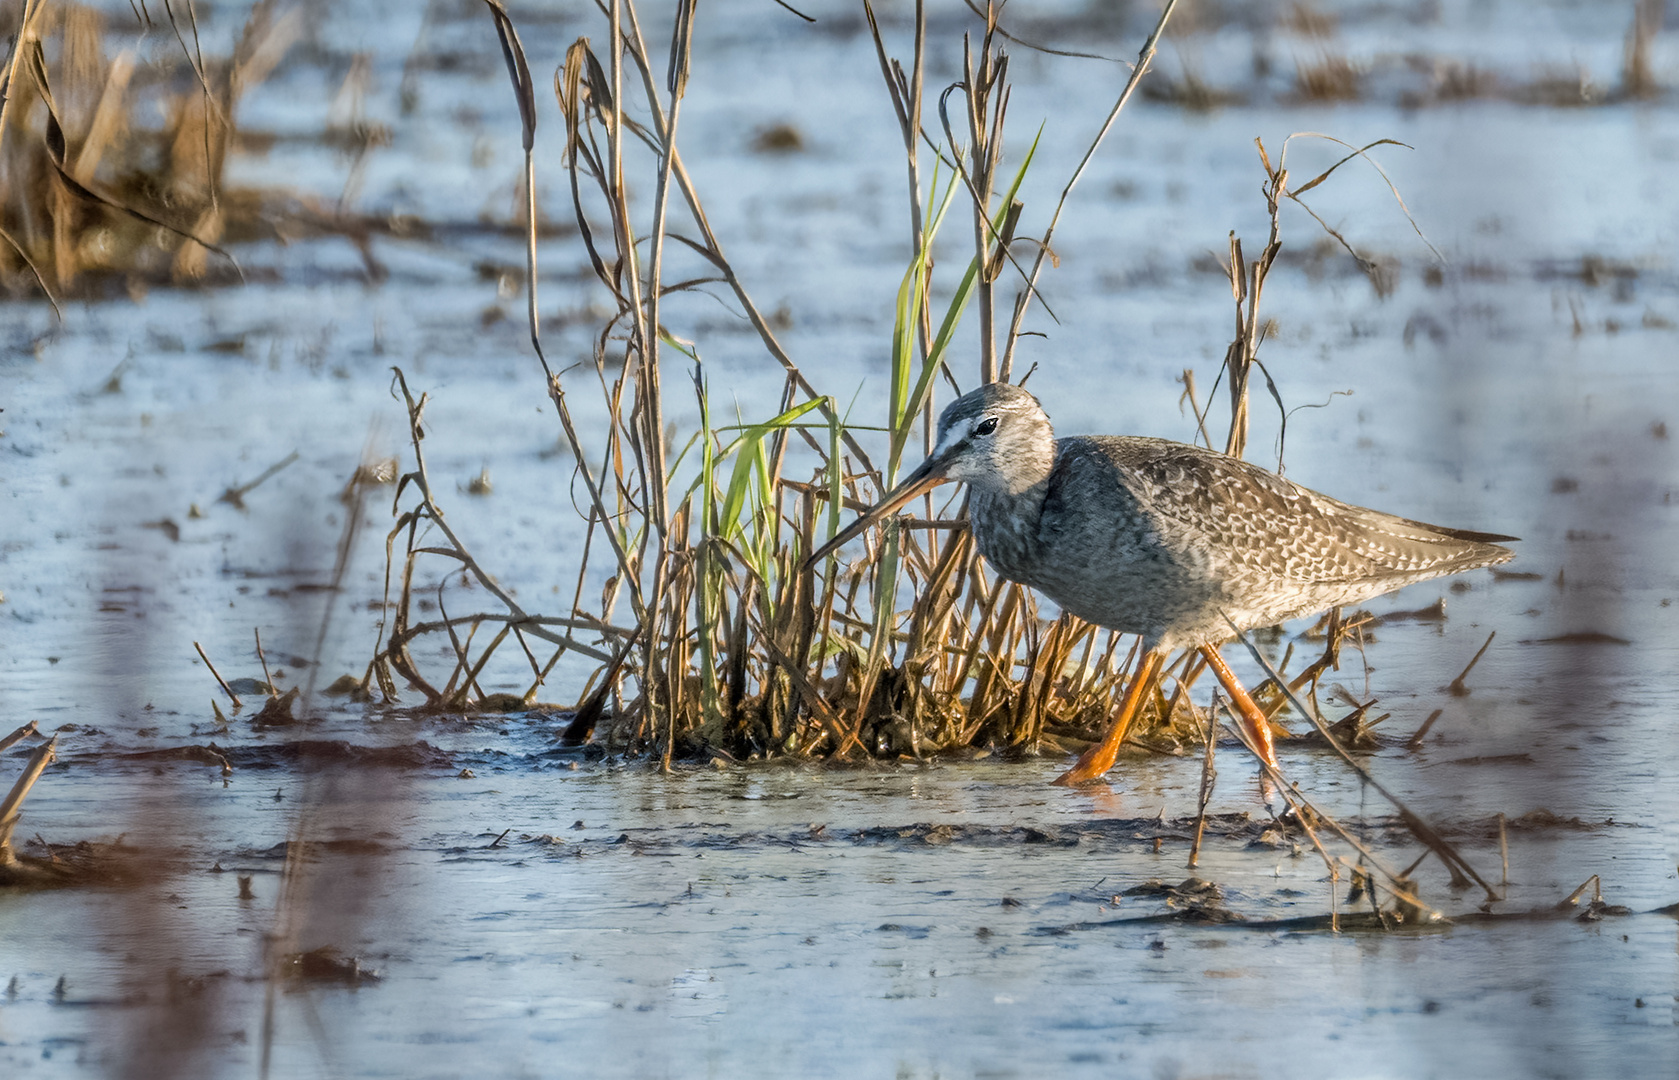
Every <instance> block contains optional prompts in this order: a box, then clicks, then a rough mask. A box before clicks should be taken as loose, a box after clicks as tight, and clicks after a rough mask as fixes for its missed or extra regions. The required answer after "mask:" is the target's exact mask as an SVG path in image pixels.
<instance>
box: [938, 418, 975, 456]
mask: <svg viewBox="0 0 1679 1080" xmlns="http://www.w3.org/2000/svg"><path fill="white" fill-rule="evenodd" d="M969 434H970V432H969V431H968V426H967V425H966V424H952V425H950V427H949V428H948V429H947V430H946V431H945V433H944V434H943V435H942V436H940V437H939V444H938V445H937V446H935V447H933V453H934V454H935V455H937V454H942V453H944V452H945V451H947V450H949V449H950V448H951V447H953V446H955V445H956V444H957V443H959V442H961V441H962V440H963V439H966V438H967V437H968V435H969Z"/></svg>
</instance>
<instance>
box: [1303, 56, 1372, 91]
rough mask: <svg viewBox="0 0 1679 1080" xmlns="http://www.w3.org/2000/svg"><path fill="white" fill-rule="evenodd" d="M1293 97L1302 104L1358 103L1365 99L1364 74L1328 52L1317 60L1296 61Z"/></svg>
mask: <svg viewBox="0 0 1679 1080" xmlns="http://www.w3.org/2000/svg"><path fill="white" fill-rule="evenodd" d="M1294 94H1295V97H1296V98H1298V99H1299V100H1301V101H1357V100H1359V99H1360V98H1362V97H1363V96H1364V73H1363V72H1362V71H1360V70H1359V69H1358V68H1357V67H1356V66H1354V64H1353V62H1352V61H1351V60H1348V59H1347V58H1346V57H1345V56H1344V55H1342V54H1340V53H1332V52H1329V51H1328V50H1327V49H1325V50H1323V51H1321V52H1319V54H1318V58H1317V59H1316V60H1313V61H1303V60H1296V61H1295V65H1294Z"/></svg>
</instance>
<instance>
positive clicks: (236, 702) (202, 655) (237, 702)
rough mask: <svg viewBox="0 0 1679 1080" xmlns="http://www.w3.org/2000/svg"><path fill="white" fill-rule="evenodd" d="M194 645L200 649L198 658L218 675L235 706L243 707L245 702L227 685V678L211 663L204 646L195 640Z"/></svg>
mask: <svg viewBox="0 0 1679 1080" xmlns="http://www.w3.org/2000/svg"><path fill="white" fill-rule="evenodd" d="M192 647H193V648H195V649H197V650H198V658H199V659H200V660H203V661H204V666H205V667H207V668H209V669H210V674H212V675H214V676H215V677H216V682H217V683H219V684H221V688H222V689H223V690H225V691H226V692H227V696H228V697H230V698H232V699H233V707H234V708H235V709H239V708H243V707H244V705H245V703H244V702H243V701H240V700H239V695H238V694H235V693H234V692H233V688H232V687H231V686H229V685H227V680H226V679H224V678H222V673H221V672H219V671H217V670H216V665H214V664H212V663H210V657H209V656H208V655H206V654H205V652H204V646H202V645H200V644H199V643H198V642H196V641H195V642H193V643H192Z"/></svg>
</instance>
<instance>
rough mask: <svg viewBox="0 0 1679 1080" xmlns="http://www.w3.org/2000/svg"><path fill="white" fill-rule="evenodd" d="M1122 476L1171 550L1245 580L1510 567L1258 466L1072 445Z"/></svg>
mask: <svg viewBox="0 0 1679 1080" xmlns="http://www.w3.org/2000/svg"><path fill="white" fill-rule="evenodd" d="M1079 441H1080V442H1084V443H1087V444H1090V445H1091V448H1092V449H1099V450H1100V451H1101V452H1102V454H1103V456H1107V457H1109V458H1110V459H1111V460H1112V461H1113V462H1114V464H1115V465H1116V466H1117V467H1118V468H1119V469H1120V471H1121V473H1122V474H1123V477H1124V479H1125V481H1126V486H1127V488H1128V489H1129V490H1130V491H1131V492H1132V494H1133V495H1135V496H1136V498H1137V500H1138V502H1139V504H1140V505H1141V506H1142V507H1144V508H1146V511H1147V512H1148V513H1149V514H1150V516H1151V517H1153V518H1154V519H1155V520H1156V521H1157V522H1158V525H1157V528H1158V529H1159V531H1160V532H1162V533H1163V534H1166V536H1167V537H1168V538H1169V539H1171V540H1176V541H1179V542H1182V543H1185V544H1190V545H1194V546H1197V547H1202V548H1205V549H1208V550H1210V551H1212V552H1215V553H1216V557H1217V559H1218V560H1219V561H1227V562H1229V563H1231V564H1233V565H1234V567H1239V568H1240V569H1242V570H1246V571H1248V572H1250V573H1252V572H1257V573H1259V574H1262V575H1264V576H1267V577H1271V578H1275V579H1279V580H1283V581H1290V582H1299V583H1302V584H1307V583H1309V584H1320V585H1329V584H1341V583H1352V582H1371V583H1375V582H1378V581H1388V580H1392V581H1393V583H1394V584H1393V585H1392V586H1391V587H1397V586H1398V584H1400V583H1401V582H1405V581H1411V580H1418V581H1420V580H1423V579H1426V578H1430V577H1436V576H1439V575H1442V574H1450V573H1455V572H1457V571H1461V570H1469V569H1473V568H1475V567H1480V566H1488V565H1493V564H1495V563H1501V562H1505V561H1507V560H1508V559H1509V558H1510V557H1511V552H1510V551H1509V549H1507V548H1502V547H1498V546H1496V545H1495V544H1492V543H1490V541H1492V540H1508V539H1513V537H1503V536H1492V535H1490V534H1485V533H1465V532H1462V531H1459V530H1453V529H1445V528H1441V527H1439V526H1435V525H1429V524H1426V523H1424V522H1419V521H1412V520H1410V519H1408V518H1401V517H1395V516H1394V515H1392V514H1384V513H1382V512H1380V511H1377V510H1369V509H1366V508H1364V507H1360V506H1352V505H1349V504H1347V503H1343V502H1340V501H1338V500H1336V499H1331V498H1330V497H1328V496H1327V495H1321V494H1319V493H1317V492H1315V491H1312V490H1310V489H1309V488H1304V487H1301V486H1300V485H1299V484H1296V483H1294V482H1293V481H1290V480H1286V479H1284V478H1283V477H1281V476H1278V475H1276V474H1275V473H1272V472H1268V471H1267V470H1265V469H1262V468H1260V467H1258V466H1257V465H1252V464H1249V463H1248V462H1245V461H1242V460H1239V459H1237V458H1232V457H1228V456H1226V455H1224V454H1219V453H1214V452H1213V451H1210V450H1203V449H1201V448H1199V447H1194V446H1188V445H1185V444H1182V443H1173V442H1168V441H1166V440H1163V439H1142V438H1093V439H1085V440H1079Z"/></svg>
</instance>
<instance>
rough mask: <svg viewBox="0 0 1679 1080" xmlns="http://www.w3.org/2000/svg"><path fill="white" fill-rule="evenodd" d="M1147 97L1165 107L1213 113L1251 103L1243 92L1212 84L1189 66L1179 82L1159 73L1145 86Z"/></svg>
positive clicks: (1144, 90) (1177, 79)
mask: <svg viewBox="0 0 1679 1080" xmlns="http://www.w3.org/2000/svg"><path fill="white" fill-rule="evenodd" d="M1143 97H1144V98H1146V99H1147V100H1149V101H1153V102H1158V103H1160V104H1162V105H1176V106H1178V107H1179V108H1183V109H1188V110H1189V111H1190V112H1212V111H1213V110H1214V109H1221V108H1224V107H1225V106H1228V105H1245V104H1246V103H1247V100H1248V99H1247V95H1246V94H1243V93H1241V92H1240V91H1237V90H1226V89H1221V88H1219V87H1215V86H1211V85H1209V84H1208V83H1207V82H1205V81H1204V80H1203V79H1202V78H1201V76H1200V75H1199V74H1198V73H1196V72H1195V71H1194V70H1192V69H1191V68H1189V67H1188V66H1187V65H1186V66H1185V67H1184V68H1183V72H1182V74H1181V75H1180V76H1179V77H1178V78H1176V79H1173V78H1170V77H1169V76H1167V75H1164V74H1156V76H1155V77H1154V78H1152V79H1150V80H1149V81H1148V82H1147V83H1145V84H1144V85H1143Z"/></svg>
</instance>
